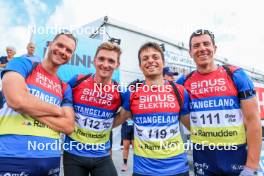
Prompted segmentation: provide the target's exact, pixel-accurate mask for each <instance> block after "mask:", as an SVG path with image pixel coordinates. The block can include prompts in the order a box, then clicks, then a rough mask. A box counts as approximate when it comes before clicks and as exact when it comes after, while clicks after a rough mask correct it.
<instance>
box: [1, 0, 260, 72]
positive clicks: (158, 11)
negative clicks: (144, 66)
mask: <svg viewBox="0 0 264 176" xmlns="http://www.w3.org/2000/svg"><path fill="white" fill-rule="evenodd" d="M105 15H108V16H110V17H112V18H114V19H117V20H119V21H122V22H125V23H127V24H130V25H133V26H136V27H139V28H142V29H145V30H147V31H152V32H153V33H156V34H159V35H161V36H165V37H167V38H171V39H173V40H176V41H182V42H184V43H188V38H189V35H190V33H191V32H192V31H194V30H196V29H198V28H207V29H210V30H212V31H213V32H214V33H215V35H216V41H217V45H218V50H217V54H218V55H219V56H222V57H226V58H228V59H229V60H232V61H234V63H239V64H242V65H246V66H250V67H256V68H258V69H260V70H262V71H264V69H263V68H264V58H263V53H262V51H264V32H263V31H264V23H263V19H261V18H262V17H263V16H264V11H263V9H262V2H261V0H251V1H246V0H245V1H230V0H221V1H220V0H218V1H211V0H201V1H197V0H165V1H164V0H155V1H153V0H133V1H125V0H111V1H110V0H97V1H89V0H45V1H44V0H0V33H1V35H0V55H5V47H6V46H7V45H15V46H16V48H17V53H18V55H19V54H23V53H24V52H26V49H25V46H26V43H27V42H28V41H29V38H30V37H29V36H30V32H29V26H32V25H34V26H62V27H64V28H67V27H79V26H82V25H85V24H87V23H89V22H91V21H94V20H96V19H99V18H101V17H103V16H105Z"/></svg>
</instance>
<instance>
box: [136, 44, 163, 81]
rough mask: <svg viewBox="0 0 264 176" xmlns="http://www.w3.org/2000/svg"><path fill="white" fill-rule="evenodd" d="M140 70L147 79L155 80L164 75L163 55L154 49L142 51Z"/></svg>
mask: <svg viewBox="0 0 264 176" xmlns="http://www.w3.org/2000/svg"><path fill="white" fill-rule="evenodd" d="M139 57H140V69H141V70H142V72H143V74H144V76H145V77H146V78H153V77H156V76H161V75H162V74H163V66H164V63H163V59H162V56H161V53H160V52H159V51H158V50H156V49H154V48H146V49H144V50H142V51H141V53H140V55H139Z"/></svg>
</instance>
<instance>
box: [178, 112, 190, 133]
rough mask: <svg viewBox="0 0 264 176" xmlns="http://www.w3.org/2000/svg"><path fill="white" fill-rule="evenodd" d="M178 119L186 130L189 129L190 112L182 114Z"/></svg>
mask: <svg viewBox="0 0 264 176" xmlns="http://www.w3.org/2000/svg"><path fill="white" fill-rule="evenodd" d="M180 121H181V122H182V124H183V125H184V126H185V127H186V128H187V129H188V130H190V114H186V115H182V116H181V118H180Z"/></svg>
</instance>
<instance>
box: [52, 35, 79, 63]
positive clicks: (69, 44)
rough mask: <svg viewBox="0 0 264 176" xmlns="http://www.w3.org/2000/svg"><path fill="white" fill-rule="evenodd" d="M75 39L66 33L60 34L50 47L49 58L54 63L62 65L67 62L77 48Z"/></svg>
mask: <svg viewBox="0 0 264 176" xmlns="http://www.w3.org/2000/svg"><path fill="white" fill-rule="evenodd" d="M75 47H76V45H75V41H74V40H73V39H71V38H69V37H68V36H66V35H60V36H59V37H58V38H57V39H56V40H54V41H53V42H52V43H51V44H50V47H49V51H48V60H49V62H51V63H52V65H55V66H60V65H63V64H66V63H67V62H68V61H69V60H70V59H71V57H72V55H73V53H74V50H75Z"/></svg>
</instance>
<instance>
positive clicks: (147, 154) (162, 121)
mask: <svg viewBox="0 0 264 176" xmlns="http://www.w3.org/2000/svg"><path fill="white" fill-rule="evenodd" d="M138 59H139V67H140V69H141V71H142V72H143V74H144V76H145V80H143V81H140V82H139V83H140V84H138V83H135V84H136V85H138V86H135V85H133V87H134V88H135V89H133V90H128V91H127V92H126V93H125V98H124V105H123V109H121V111H120V115H119V118H117V119H116V121H115V123H114V124H115V125H114V126H117V125H119V124H120V123H123V122H124V121H125V120H126V119H127V118H131V119H133V121H134V131H135V133H134V134H135V135H134V169H133V175H134V176H145V175H149V176H152V175H159V176H172V175H173V176H188V175H189V166H188V162H187V155H186V153H185V151H184V147H183V141H182V138H181V135H180V130H179V121H180V120H181V121H182V122H183V123H184V124H185V125H186V126H188V123H189V119H188V113H189V109H188V104H189V102H188V100H189V97H188V93H187V91H186V90H185V89H184V87H183V86H181V85H178V84H175V83H173V82H169V81H166V80H164V79H163V67H164V55H163V51H162V49H161V48H160V46H159V45H158V44H157V43H154V42H148V43H145V44H143V45H142V46H141V47H140V49H139V52H138ZM131 88H132V87H131Z"/></svg>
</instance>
